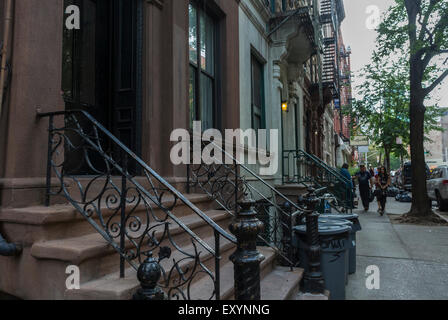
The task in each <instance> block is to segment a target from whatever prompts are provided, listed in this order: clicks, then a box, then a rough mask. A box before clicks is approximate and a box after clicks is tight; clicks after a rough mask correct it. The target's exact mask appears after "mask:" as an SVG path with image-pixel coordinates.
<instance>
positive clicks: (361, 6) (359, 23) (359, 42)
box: [342, 0, 448, 107]
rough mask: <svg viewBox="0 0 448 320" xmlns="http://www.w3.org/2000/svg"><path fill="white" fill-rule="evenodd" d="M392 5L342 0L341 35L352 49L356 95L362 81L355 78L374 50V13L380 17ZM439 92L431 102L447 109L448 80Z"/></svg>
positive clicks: (389, 2) (384, 1)
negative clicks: (343, 9)
mask: <svg viewBox="0 0 448 320" xmlns="http://www.w3.org/2000/svg"><path fill="white" fill-rule="evenodd" d="M393 3H394V0H344V6H345V12H346V18H345V20H344V21H343V22H342V35H343V37H344V43H345V46H346V47H347V46H350V47H351V49H352V56H351V66H352V71H353V72H354V75H355V77H354V79H353V91H354V97H355V98H359V97H358V96H357V94H356V86H357V85H360V84H361V82H362V79H361V78H359V77H358V76H357V73H358V71H360V70H361V69H362V68H363V67H364V66H365V65H367V64H369V63H370V58H371V55H372V52H373V50H374V49H375V39H376V36H377V33H376V31H375V30H374V28H372V26H374V25H375V16H376V13H379V14H380V15H381V16H382V15H383V13H385V11H386V10H387V9H388V8H389V7H390V6H391V5H392V4H393ZM440 88H441V90H434V91H433V95H432V99H431V100H432V101H430V103H434V102H435V101H436V100H440V101H439V105H441V106H444V107H448V80H447V79H446V80H445V81H444V82H443V83H442V84H441V85H440Z"/></svg>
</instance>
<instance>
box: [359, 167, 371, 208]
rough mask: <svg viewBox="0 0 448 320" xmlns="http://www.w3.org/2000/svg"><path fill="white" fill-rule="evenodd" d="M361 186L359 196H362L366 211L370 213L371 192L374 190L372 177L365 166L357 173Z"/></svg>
mask: <svg viewBox="0 0 448 320" xmlns="http://www.w3.org/2000/svg"><path fill="white" fill-rule="evenodd" d="M356 177H357V178H358V185H359V195H360V196H361V200H362V205H363V206H364V211H366V212H367V211H369V206H370V192H371V189H372V175H371V174H370V172H369V171H367V168H366V166H365V165H361V166H360V167H359V171H358V172H357V173H356Z"/></svg>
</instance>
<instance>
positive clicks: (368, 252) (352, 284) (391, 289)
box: [346, 198, 448, 300]
mask: <svg viewBox="0 0 448 320" xmlns="http://www.w3.org/2000/svg"><path fill="white" fill-rule="evenodd" d="M377 209H378V207H377V204H376V201H374V202H373V203H371V207H370V210H369V212H367V213H365V212H364V210H355V212H356V213H358V214H359V216H360V222H361V225H362V228H363V230H362V231H360V232H358V234H357V236H358V239H357V240H358V241H357V273H356V274H354V275H350V277H349V284H348V285H347V287H346V299H347V300H408V299H409V300H420V299H421V300H427V299H436V300H445V299H448V290H447V289H448V276H447V274H448V227H427V226H415V225H397V224H391V222H390V220H389V218H388V216H387V215H384V216H383V217H381V216H380V215H379V214H378V213H377V212H376V211H377ZM409 209H410V204H409V203H400V202H396V201H395V200H394V199H393V198H388V203H387V204H386V212H387V213H388V214H403V213H405V212H407V211H408V210H409ZM372 265H374V266H378V268H379V271H380V289H378V290H376V289H372V290H369V289H367V287H366V279H367V277H368V275H367V274H366V268H367V267H368V266H372Z"/></svg>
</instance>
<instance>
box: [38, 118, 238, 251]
mask: <svg viewBox="0 0 448 320" xmlns="http://www.w3.org/2000/svg"><path fill="white" fill-rule="evenodd" d="M73 113H81V114H83V115H84V116H85V117H86V118H87V119H88V120H89V121H90V122H92V123H93V124H94V125H95V126H96V127H97V128H99V129H100V130H101V131H102V133H103V134H105V135H106V136H107V137H108V138H110V139H111V140H112V141H113V142H114V143H116V144H117V145H118V146H119V147H120V148H121V149H122V150H123V151H125V152H126V153H127V154H128V155H129V156H131V157H132V158H133V159H134V160H135V161H136V162H137V163H138V164H139V165H141V166H142V167H143V169H145V170H146V171H148V172H149V173H150V174H151V175H152V176H153V177H154V178H155V179H156V180H157V181H158V182H159V183H161V184H162V185H163V186H164V187H166V188H168V190H169V191H170V192H172V193H173V195H175V196H176V197H177V198H178V199H179V200H180V201H182V202H183V203H184V204H185V205H186V206H188V207H189V208H190V209H191V210H192V211H193V212H194V213H196V214H197V215H198V216H199V217H200V218H201V219H202V220H203V221H205V222H206V223H207V224H208V225H209V226H211V227H212V228H213V229H214V230H216V231H217V232H218V233H219V234H220V235H222V236H223V237H224V238H226V239H227V240H229V241H231V242H233V243H236V238H235V237H234V236H233V235H231V234H229V233H227V232H226V231H225V230H224V229H223V228H221V227H220V226H219V225H218V224H216V222H214V221H213V220H212V219H210V217H208V216H207V215H206V214H205V213H203V212H202V211H201V210H200V209H199V208H198V207H197V206H195V205H194V204H193V203H192V202H191V201H190V200H188V199H187V198H186V197H185V196H184V195H183V194H182V193H180V192H179V191H178V190H177V189H176V188H174V187H173V186H172V185H171V184H170V183H168V182H167V181H166V180H165V179H163V178H162V177H161V176H160V175H159V174H158V173H157V172H155V171H154V170H153V169H152V168H151V167H149V166H148V165H147V164H146V163H145V162H144V161H143V160H142V159H140V158H139V157H138V156H137V155H136V154H135V153H134V152H132V151H131V150H130V149H129V148H128V147H126V146H125V145H124V144H123V143H122V142H121V141H120V140H118V139H117V138H116V137H115V136H114V135H113V134H112V133H111V132H110V131H109V130H107V129H106V128H105V127H104V126H103V125H102V124H101V123H99V122H98V121H97V120H96V119H95V118H93V117H92V116H91V115H90V114H89V113H88V112H86V111H84V110H69V111H57V112H48V113H38V114H37V116H38V117H39V118H43V117H51V116H58V115H68V114H73ZM88 142H89V143H91V144H92V145H94V144H93V143H92V142H91V141H88ZM101 153H102V154H101V155H102V156H105V157H108V156H107V155H106V154H105V153H104V152H101ZM115 168H116V169H118V170H119V171H121V172H122V173H123V174H124V175H126V177H127V178H128V179H129V180H131V181H133V180H134V179H133V178H132V177H131V175H130V174H129V173H128V172H123V169H122V168H120V166H118V164H116V163H115ZM133 183H134V184H135V185H136V187H137V188H139V190H140V191H141V192H143V193H144V194H145V195H146V196H147V197H149V198H151V199H153V196H152V195H150V194H149V192H148V191H147V190H146V189H145V188H143V186H141V185H140V184H139V183H138V182H136V181H133ZM168 214H169V215H170V218H172V219H173V221H175V222H176V223H177V224H178V225H179V226H181V227H182V228H183V229H185V231H187V232H188V233H189V234H190V235H191V236H192V237H194V238H195V240H197V241H198V243H200V244H201V245H202V246H203V247H204V248H205V249H206V250H207V251H209V252H210V253H212V254H215V252H214V250H213V249H212V248H210V247H209V246H208V245H207V244H206V243H204V242H203V241H202V240H201V239H200V238H199V237H197V236H196V235H195V234H194V233H193V232H192V231H191V230H190V229H188V227H187V226H185V225H184V224H183V223H182V222H181V221H180V220H179V219H178V218H177V217H176V216H174V215H173V214H171V213H168Z"/></svg>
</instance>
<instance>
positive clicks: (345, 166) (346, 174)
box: [341, 163, 354, 208]
mask: <svg viewBox="0 0 448 320" xmlns="http://www.w3.org/2000/svg"><path fill="white" fill-rule="evenodd" d="M341 174H342V175H343V176H344V177H345V178H346V179H347V181H349V183H350V185H349V186H350V189H351V190H353V188H354V187H353V181H352V176H351V174H350V172H349V171H348V164H347V163H344V164H343V165H342V168H341ZM353 194H354V193H353V192H352V193H351V199H349V201H350V206H351V207H352V208H353Z"/></svg>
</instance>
